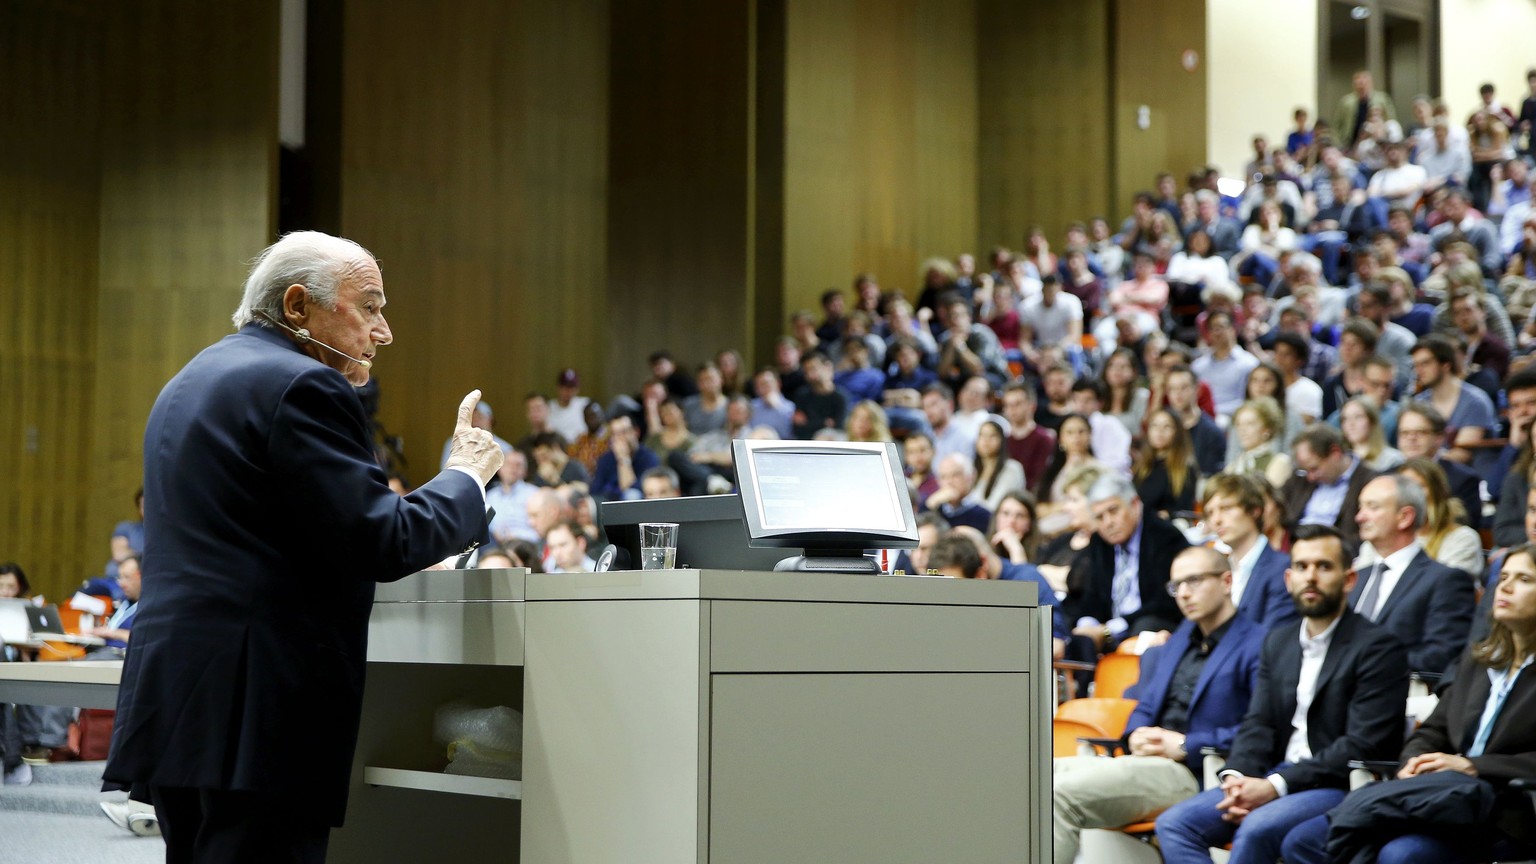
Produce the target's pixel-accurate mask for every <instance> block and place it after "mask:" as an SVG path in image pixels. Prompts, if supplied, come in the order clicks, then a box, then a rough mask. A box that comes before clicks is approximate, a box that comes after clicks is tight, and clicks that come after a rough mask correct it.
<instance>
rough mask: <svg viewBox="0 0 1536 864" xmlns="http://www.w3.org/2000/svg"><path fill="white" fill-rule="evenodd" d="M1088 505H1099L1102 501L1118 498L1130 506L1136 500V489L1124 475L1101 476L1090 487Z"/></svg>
mask: <svg viewBox="0 0 1536 864" xmlns="http://www.w3.org/2000/svg"><path fill="white" fill-rule="evenodd" d="M1087 497H1088V503H1089V504H1097V503H1099V502H1100V501H1108V500H1109V499H1111V498H1118V499H1120V500H1121V501H1124V502H1125V503H1127V504H1129V503H1131V502H1132V501H1135V500H1136V497H1137V496H1136V487H1135V486H1133V485H1131V481H1130V479H1129V478H1127V477H1125V476H1124V475H1122V474H1100V475H1099V479H1097V480H1095V481H1093V485H1092V486H1089V487H1088V496H1087Z"/></svg>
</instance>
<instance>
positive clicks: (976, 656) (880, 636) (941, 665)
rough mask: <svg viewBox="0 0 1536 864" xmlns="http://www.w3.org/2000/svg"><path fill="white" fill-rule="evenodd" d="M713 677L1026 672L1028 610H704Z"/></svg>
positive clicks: (775, 606)
mask: <svg viewBox="0 0 1536 864" xmlns="http://www.w3.org/2000/svg"><path fill="white" fill-rule="evenodd" d="M710 608H711V612H710V614H711V616H712V617H711V630H712V632H713V639H712V641H711V644H710V670H711V671H713V672H717V673H718V672H1027V671H1029V667H1030V660H1031V658H1032V653H1031V650H1030V649H1031V647H1032V646H1033V645H1034V644H1035V641H1034V640H1035V636H1034V622H1035V619H1036V616H1035V615H1034V614H1033V612H1034V610H1033V609H1029V608H1010V607H1002V606H999V607H966V606H903V605H898V604H875V603H795V602H790V603H772V602H746V601H730V600H716V601H713V602H712V603H711V604H710Z"/></svg>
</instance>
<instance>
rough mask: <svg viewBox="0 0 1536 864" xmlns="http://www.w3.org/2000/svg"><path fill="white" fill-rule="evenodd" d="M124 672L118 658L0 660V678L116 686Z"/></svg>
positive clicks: (3, 679) (5, 679)
mask: <svg viewBox="0 0 1536 864" xmlns="http://www.w3.org/2000/svg"><path fill="white" fill-rule="evenodd" d="M122 675H123V661H121V660H75V661H67V662H60V663H0V681H40V682H50V683H56V684H111V685H114V686H115V685H116V684H117V682H118V679H119V678H121V677H122Z"/></svg>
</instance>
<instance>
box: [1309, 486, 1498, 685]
mask: <svg viewBox="0 0 1536 864" xmlns="http://www.w3.org/2000/svg"><path fill="white" fill-rule="evenodd" d="M1427 513H1428V505H1427V503H1426V501H1425V497H1424V487H1423V486H1420V485H1419V484H1418V483H1416V482H1415V481H1414V480H1412V479H1409V478H1408V477H1407V476H1405V475H1404V474H1388V475H1384V476H1381V477H1377V478H1376V479H1374V480H1372V481H1371V482H1370V483H1367V484H1366V486H1365V489H1363V490H1362V491H1361V492H1360V507H1359V511H1358V512H1357V513H1356V514H1355V521H1356V522H1358V523H1359V525H1360V539H1361V540H1363V541H1365V543H1364V545H1362V546H1361V549H1360V558H1359V559H1358V560H1357V561H1356V563H1355V569H1356V570H1357V571H1358V573H1359V577H1360V578H1359V582H1358V584H1356V586H1355V588H1354V589H1353V590H1352V591H1350V593H1349V605H1350V608H1352V609H1353V610H1354V611H1355V612H1357V613H1359V614H1360V615H1361V616H1362V617H1364V618H1366V619H1368V620H1370V621H1371V622H1372V623H1374V624H1376V625H1377V626H1379V627H1381V628H1382V629H1383V630H1385V631H1387V632H1388V633H1390V634H1392V635H1393V636H1394V637H1396V638H1397V640H1398V642H1399V644H1401V645H1402V647H1403V649H1404V650H1405V651H1406V652H1407V657H1408V668H1409V669H1410V670H1413V671H1428V672H1439V671H1441V670H1443V669H1445V667H1446V666H1447V665H1449V664H1450V662H1451V661H1452V660H1454V659H1455V658H1456V656H1457V655H1458V654H1460V653H1461V649H1462V648H1464V647H1466V644H1467V631H1468V629H1469V628H1470V627H1471V625H1472V607H1473V606H1475V605H1477V601H1476V598H1475V597H1474V596H1473V589H1472V580H1471V579H1470V578H1468V576H1467V574H1465V573H1463V572H1461V571H1459V570H1454V569H1452V568H1450V567H1447V566H1445V565H1444V564H1441V563H1439V562H1438V561H1436V560H1435V559H1433V558H1431V557H1430V556H1429V554H1428V553H1427V552H1425V551H1424V544H1423V542H1422V541H1421V540H1420V539H1419V529H1421V528H1422V527H1424V520H1425V516H1426V514H1427ZM1293 554H1294V553H1293Z"/></svg>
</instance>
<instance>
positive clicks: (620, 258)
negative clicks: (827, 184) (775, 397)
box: [605, 0, 753, 392]
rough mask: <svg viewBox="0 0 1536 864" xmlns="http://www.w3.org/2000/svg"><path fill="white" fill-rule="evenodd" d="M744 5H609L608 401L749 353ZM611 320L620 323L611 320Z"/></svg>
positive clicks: (641, 0)
mask: <svg viewBox="0 0 1536 864" xmlns="http://www.w3.org/2000/svg"><path fill="white" fill-rule="evenodd" d="M752 5H753V4H751V3H748V2H746V0H729V2H719V0H660V2H654V0H617V2H615V3H614V4H613V13H612V15H613V18H612V20H613V44H612V55H611V56H612V63H613V65H612V69H611V71H610V80H611V90H610V102H609V110H610V116H611V118H612V127H611V129H610V132H609V139H610V141H611V149H610V152H609V183H610V191H609V198H608V207H609V211H608V238H609V239H608V286H607V300H606V304H605V305H606V308H609V309H613V310H622V319H623V326H613V327H610V328H609V329H608V331H607V334H606V335H607V337H608V339H609V354H608V358H607V369H608V375H607V380H608V383H609V384H610V391H612V392H633V391H635V390H638V389H639V385H640V383H641V381H642V380H643V379H644V378H646V377H647V376H649V374H650V370H649V368H648V367H647V365H646V362H645V361H646V357H647V355H649V354H650V353H651V352H652V351H654V350H656V349H657V348H668V349H669V350H671V351H672V352H673V353H674V354H675V355H676V356H677V358H678V361H679V364H680V365H683V366H685V367H686V366H691V365H693V364H695V363H697V362H700V361H703V360H706V359H713V357H714V356H715V353H716V352H718V351H719V350H720V349H722V348H735V349H737V350H741V351H744V352H745V353H746V354H747V355H748V356H751V354H752V353H753V346H752V331H751V314H750V310H751V309H752V304H751V302H749V299H748V297H749V295H748V290H749V289H748V266H749V265H748V227H747V226H748V215H749V207H750V204H749V190H750V179H749V164H748V162H749V155H748V148H749V139H750V130H749V118H750V107H751V106H750V96H751V90H750V88H751V81H752V77H751V72H752V68H751V62H752V50H751V48H752V46H751V43H750V39H751V32H752V30H751V17H750V16H751V14H752V8H751V7H752ZM612 323H617V322H612Z"/></svg>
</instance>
